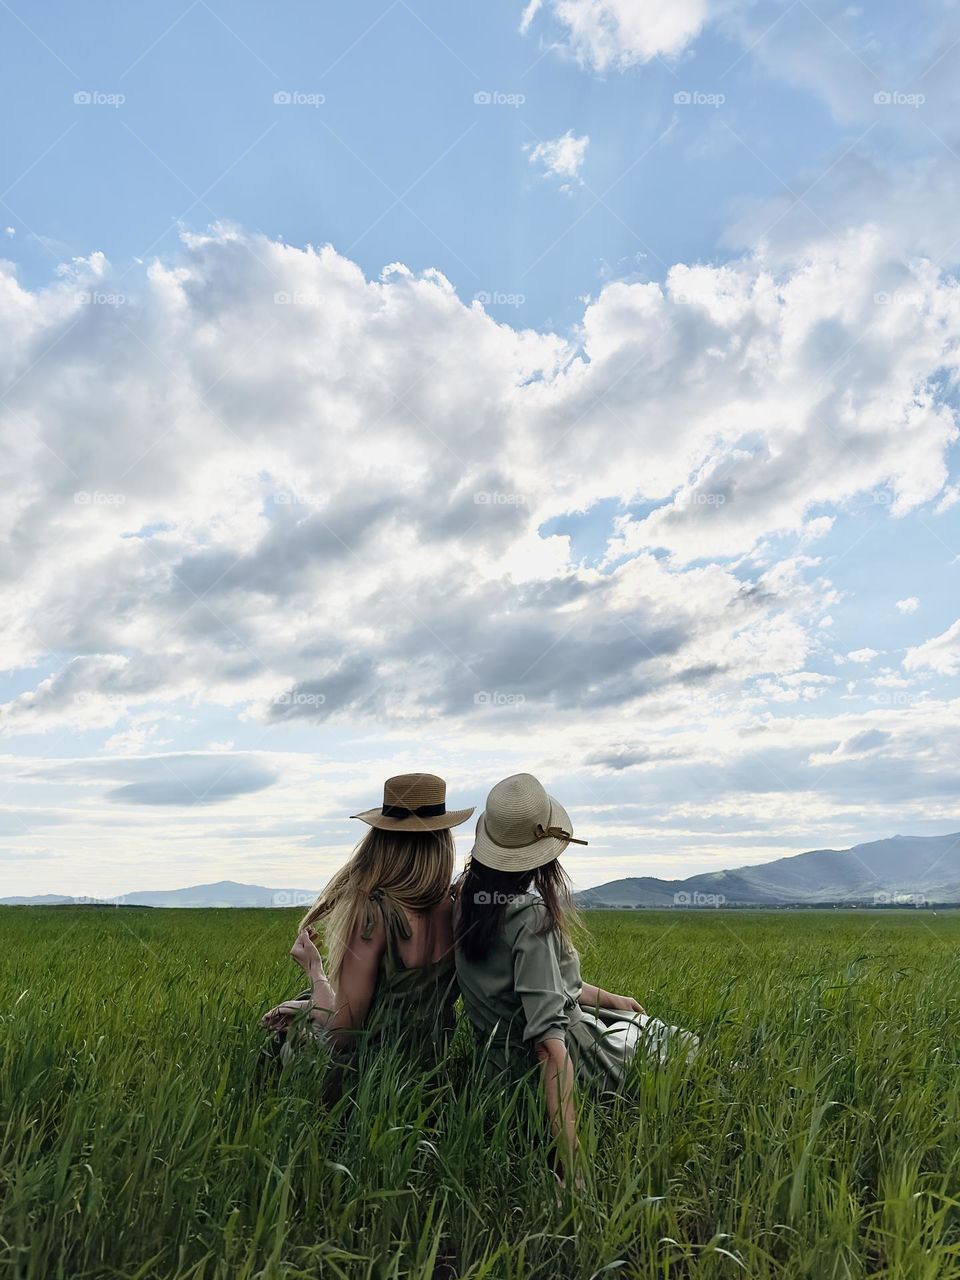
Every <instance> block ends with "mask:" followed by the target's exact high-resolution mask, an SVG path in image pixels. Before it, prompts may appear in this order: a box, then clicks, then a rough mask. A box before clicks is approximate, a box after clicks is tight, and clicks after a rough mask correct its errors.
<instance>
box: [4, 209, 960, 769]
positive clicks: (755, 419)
mask: <svg viewBox="0 0 960 1280" xmlns="http://www.w3.org/2000/svg"><path fill="white" fill-rule="evenodd" d="M888 255H889V247H888V246H887V245H886V244H885V243H884V242H883V241H882V239H881V238H879V237H877V236H876V235H874V234H873V233H872V232H869V231H867V232H863V233H859V234H857V235H853V236H851V237H850V238H848V239H847V240H845V241H843V242H842V243H840V244H839V245H837V244H830V245H827V244H824V243H817V244H814V245H812V246H808V250H807V252H806V254H805V256H804V258H803V260H802V261H798V262H796V263H795V264H793V265H792V267H790V268H789V269H788V268H786V267H782V268H780V269H778V270H776V271H774V270H771V269H770V268H768V267H767V266H765V265H764V263H763V262H762V261H761V260H759V259H757V258H754V257H751V256H746V257H744V258H742V259H739V260H734V261H732V262H730V263H728V264H726V265H724V266H722V267H705V266H698V267H686V266H683V265H677V266H675V267H674V268H673V269H672V270H671V272H670V273H669V275H668V277H667V281H666V284H665V286H664V287H662V288H661V287H660V286H658V285H656V284H625V283H615V284H610V285H607V286H606V287H605V288H604V289H603V290H602V291H601V292H600V294H599V295H598V296H597V297H596V298H595V299H592V300H590V301H589V302H588V304H587V305H586V307H585V311H584V315H583V319H582V323H581V325H580V327H579V330H578V331H577V332H576V333H575V334H574V335H573V336H572V337H568V336H561V335H559V334H555V333H549V332H547V333H537V332H534V331H531V330H517V329H513V328H511V327H510V326H509V325H505V324H499V323H497V322H496V321H494V320H493V319H491V318H490V317H489V316H487V315H486V314H485V312H484V311H483V309H482V308H481V307H479V306H477V305H468V304H465V303H464V302H461V300H460V299H459V298H458V297H457V295H456V293H455V291H454V290H453V288H452V287H451V285H450V284H449V282H448V281H447V280H446V279H445V278H444V277H443V276H442V275H440V274H439V273H438V272H435V271H427V272H424V273H423V274H422V275H420V276H414V275H413V274H411V273H410V272H409V271H407V270H406V269H403V268H400V267H398V266H396V265H394V266H393V267H392V268H390V269H388V271H386V272H385V273H384V276H383V278H382V279H380V280H374V281H371V280H368V279H366V278H365V277H364V276H363V274H362V273H361V271H360V270H359V268H358V267H357V266H356V265H355V264H354V263H352V262H350V261H349V260H347V259H345V258H344V257H342V256H341V255H339V254H338V253H336V251H335V250H333V249H332V248H331V247H329V246H326V247H323V248H321V249H313V248H310V247H308V248H306V249H297V248H294V247H292V246H289V245H285V244H278V243H275V242H271V241H270V240H268V239H266V238H264V237H262V236H254V235H249V234H247V233H245V232H243V231H241V230H239V229H236V228H232V227H224V226H220V227H214V228H211V229H210V230H209V231H208V232H207V233H205V234H197V233H188V234H186V235H185V236H184V242H183V250H182V252H181V254H180V256H179V257H178V258H177V259H175V260H173V261H169V262H166V261H164V262H161V261H157V262H154V263H153V264H151V265H150V267H149V269H148V270H147V272H146V274H145V276H144V277H143V278H142V279H141V280H140V281H139V282H138V284H137V287H136V288H134V287H132V285H131V283H130V282H129V281H128V284H127V296H126V300H125V301H124V302H122V303H117V304H114V305H110V304H106V305H104V304H91V303H90V301H89V298H90V296H91V293H92V292H93V291H94V290H96V291H98V292H100V293H103V294H106V295H108V296H109V295H110V291H111V284H110V281H111V268H110V266H109V264H108V263H107V262H106V261H105V260H104V259H103V258H102V257H101V256H99V255H94V256H93V257H92V258H91V259H89V260H88V261H85V262H83V263H78V264H76V269H75V274H74V276H73V277H72V278H68V279H66V280H61V281H59V282H57V283H56V284H54V285H51V286H49V287H48V288H45V289H41V290H38V291H36V292H29V291H27V290H25V289H24V288H23V287H22V286H21V285H20V284H19V283H18V281H17V280H16V278H15V276H14V275H13V273H12V272H7V273H6V274H4V275H2V276H0V283H2V286H3V288H2V290H0V332H2V335H3V337H4V341H3V343H2V344H0V363H2V365H3V372H4V374H5V377H6V379H7V381H8V384H9V385H10V386H11V390H10V392H9V393H8V397H7V406H8V408H7V411H6V413H5V414H4V417H3V429H4V432H5V439H6V442H7V452H6V455H5V458H6V461H5V462H4V463H3V464H0V465H2V466H3V467H4V468H5V470H6V476H5V478H6V479H7V480H8V482H9V483H8V491H9V492H10V494H11V500H10V502H9V503H8V504H7V505H6V507H5V508H4V509H3V511H2V512H0V520H2V521H4V522H5V524H6V529H5V531H6V533H7V535H8V537H7V538H6V539H5V540H4V543H3V547H4V548H5V549H4V550H3V551H0V557H5V559H2V560H0V571H2V573H3V583H4V585H3V589H2V595H0V603H2V605H3V608H4V613H5V617H7V618H8V619H9V625H8V626H7V628H6V629H5V639H4V644H5V654H4V660H5V664H6V665H7V666H8V667H21V668H28V667H30V666H32V665H35V664H37V663H45V664H49V665H48V667H47V670H48V674H45V675H43V676H41V678H39V679H38V680H37V681H36V683H35V684H33V685H31V686H29V687H28V688H27V689H26V691H25V692H23V693H20V694H19V695H17V696H15V697H13V698H12V699H10V700H9V701H8V702H7V703H6V704H5V705H4V706H3V707H2V709H0V726H2V727H3V729H4V731H6V732H7V733H13V732H17V733H24V732H35V731H37V730H50V731H54V730H58V729H61V728H70V727H76V726H78V725H83V726H85V727H87V728H89V727H93V726H103V727H107V726H113V725H114V724H116V723H118V722H120V721H122V720H123V719H124V718H125V717H129V716H130V715H132V714H134V713H140V714H142V713H143V712H144V711H149V712H151V713H156V712H157V711H158V709H159V708H161V707H164V706H166V707H168V708H169V707H170V706H171V705H172V704H174V703H182V704H189V703H196V702H198V701H209V702H212V703H217V704H220V705H224V706H230V707H233V708H235V709H236V711H237V712H238V713H239V714H241V715H243V716H246V717H247V718H249V719H252V720H253V721H255V722H258V723H260V724H262V725H264V726H269V725H277V724H282V723H286V724H292V723H319V722H321V721H326V720H333V721H336V720H338V719H340V720H342V719H343V718H344V717H350V718H352V719H354V720H355V719H356V718H357V717H359V718H360V719H368V720H371V721H373V720H378V721H379V720H383V719H384V718H387V719H389V720H392V721H395V722H396V723H406V724H410V723H415V722H418V721H419V720H420V719H421V718H422V717H423V716H424V715H427V716H433V717H436V716H440V717H444V716H455V717H462V716H467V715H469V716H473V717H477V718H478V719H480V720H482V719H483V717H485V716H490V715H492V714H494V713H495V712H496V710H497V708H500V707H502V706H503V705H510V706H512V707H514V708H515V710H516V714H517V716H518V717H522V716H531V717H534V716H536V715H537V714H538V710H539V709H540V708H543V707H547V708H551V709H553V710H558V709H562V710H576V709H584V710H585V709H597V708H604V707H608V708H614V707H623V706H626V705H629V704H630V703H632V702H635V701H637V700H641V699H647V698H650V697H653V696H658V695H660V694H661V693H663V692H665V691H669V690H671V689H675V690H678V691H679V690H683V689H689V688H694V687H708V688H709V687H712V686H722V685H724V684H727V685H729V686H730V687H733V686H735V685H736V683H737V682H738V681H740V680H742V679H744V678H751V677H754V676H763V675H770V674H771V673H776V674H777V676H778V677H779V676H784V675H789V674H790V673H791V672H802V671H803V670H804V669H805V666H806V665H807V657H808V654H809V653H810V650H811V645H812V644H813V641H812V639H811V632H812V631H814V630H815V629H816V621H817V620H818V619H820V618H822V616H823V613H822V611H823V609H824V607H825V606H829V605H830V603H831V599H832V597H831V594H830V590H831V589H830V587H829V585H825V583H824V581H822V580H818V581H817V582H816V585H815V586H814V587H811V586H810V584H809V579H810V578H811V576H812V577H813V578H814V579H816V577H817V574H818V573H819V570H818V567H817V561H816V560H815V559H810V558H809V557H798V558H796V559H795V560H792V561H791V559H790V558H789V557H787V558H785V559H780V560H777V559H776V558H775V557H774V558H773V560H772V561H771V563H770V564H769V565H768V567H767V568H766V569H764V570H763V571H762V572H756V571H754V573H753V575H752V578H751V580H750V581H748V582H744V581H743V580H742V578H741V577H740V576H738V574H737V573H736V572H734V567H733V564H732V560H733V558H735V557H737V556H743V555H745V554H749V553H750V552H751V551H753V550H755V549H756V548H757V547H758V546H760V545H763V544H764V540H765V539H767V538H769V536H770V535H771V534H773V533H784V532H791V531H792V532H793V533H794V534H796V535H798V536H799V539H800V544H801V545H802V544H803V543H804V542H807V541H809V540H810V539H811V538H812V537H816V536H823V535H824V534H825V533H826V532H827V531H828V528H829V517H826V516H824V515H822V514H817V515H814V516H812V517H811V508H813V507H815V506H820V507H821V508H822V507H823V506H824V505H831V504H833V505H836V504H839V503H842V502H844V501H845V500H847V499H849V498H850V497H851V496H852V495H855V494H857V493H860V492H863V491H865V490H866V491H868V492H869V491H873V490H875V489H877V488H878V487H882V488H883V491H884V493H889V494H890V496H891V503H890V504H889V506H880V507H878V514H879V515H880V517H881V518H884V519H888V518H891V516H893V517H895V516H896V515H898V514H900V513H903V512H906V511H909V510H911V509H912V508H914V507H916V506H917V505H919V504H921V503H924V502H927V501H929V500H931V499H935V498H936V497H937V495H938V493H940V492H941V491H942V489H943V487H944V484H945V482H946V479H947V474H946V468H945V464H944V453H945V451H946V449H947V448H948V446H949V445H950V444H951V443H952V441H953V440H954V439H955V438H956V434H957V432H956V426H955V424H954V419H953V414H952V410H951V408H950V406H949V404H948V403H947V402H946V400H945V399H943V398H942V395H941V382H940V378H941V375H942V374H943V372H944V370H952V369H953V367H954V362H955V350H956V348H955V344H954V343H953V341H952V337H951V334H952V332H953V327H952V325H953V322H954V320H955V317H956V314H957V308H958V301H957V297H956V287H955V285H954V284H953V283H952V281H950V280H949V279H947V278H944V277H942V276H941V275H939V274H938V273H937V272H936V271H935V270H933V269H932V268H931V267H930V266H929V265H925V264H922V263H921V264H917V265H915V266H914V267H912V268H911V270H912V272H913V275H914V279H915V285H916V288H917V289H918V290H920V291H921V292H922V293H923V297H924V299H925V302H924V307H923V310H922V312H920V313H919V316H918V312H917V311H916V309H914V310H912V311H910V312H909V313H900V312H898V311H897V310H896V308H891V309H877V308H875V307H873V305H872V301H871V300H872V296H873V292H874V283H875V279H876V276H877V274H878V273H879V272H881V271H882V270H883V269H884V267H885V264H886V263H887V261H888ZM908 319H909V323H908V322H907V320H908ZM838 350H848V355H847V359H846V361H845V363H844V364H843V366H842V368H840V367H838V363H837V360H836V353H837V351H838ZM24 423H27V424H29V425H30V427H31V430H30V431H24V430H22V424H24ZM664 423H669V424H670V430H669V431H666V430H664ZM609 498H616V499H619V500H620V501H621V502H623V503H624V504H629V503H633V502H636V501H645V502H647V503H648V504H650V505H651V506H652V508H653V509H652V511H651V512H650V514H648V515H646V516H643V517H635V516H630V515H625V516H623V517H620V518H619V519H618V520H617V522H616V527H615V528H614V529H613V530H612V531H611V532H612V535H613V536H612V539H611V542H610V547H609V551H608V556H607V561H606V564H605V565H603V566H599V567H597V568H591V567H589V566H585V565H582V564H575V563H574V562H573V561H572V558H571V555H570V546H569V542H568V540H567V538H566V537H564V536H561V535H553V536H544V535H543V533H542V532H541V529H542V526H543V524H544V522H545V521H548V520H552V519H555V518H556V517H558V516H561V515H563V514H564V513H565V512H569V511H575V510H589V509H591V508H592V507H593V506H594V505H595V504H597V503H598V502H600V501H602V500H604V499H609ZM704 546H709V548H710V555H711V559H712V560H713V561H714V563H713V564H711V565H707V566H703V565H702V564H699V565H698V564H697V562H698V561H700V560H701V559H702V557H703V549H704ZM657 548H666V549H667V551H668V552H669V556H667V557H666V558H664V557H662V556H660V555H659V554H655V549H657ZM724 558H730V559H731V565H730V567H729V568H727V567H724V566H723V564H722V561H723V560H724ZM864 652H865V651H864ZM51 655H67V656H66V660H65V661H63V662H62V663H60V664H57V663H56V662H55V661H54V660H52V659H51ZM851 660H854V661H856V660H858V659H857V658H855V657H853V656H851ZM51 666H52V667H53V669H52V670H51V669H50V667H51ZM785 687H788V686H785ZM803 687H804V688H813V687H814V686H813V684H812V683H811V682H806V684H804V685H803ZM482 695H487V698H486V700H484V698H483V696H482ZM503 699H512V701H511V702H510V703H509V704H505V703H504V701H503ZM127 727H129V725H128V726H127ZM129 741H132V740H129ZM119 742H120V740H119V739H118V745H119Z"/></svg>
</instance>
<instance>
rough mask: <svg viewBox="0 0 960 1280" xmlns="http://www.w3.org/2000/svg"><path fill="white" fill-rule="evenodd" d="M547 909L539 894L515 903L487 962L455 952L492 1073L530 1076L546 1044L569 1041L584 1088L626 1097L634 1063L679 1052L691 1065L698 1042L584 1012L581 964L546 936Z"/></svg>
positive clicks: (646, 1021) (636, 1021)
mask: <svg viewBox="0 0 960 1280" xmlns="http://www.w3.org/2000/svg"><path fill="white" fill-rule="evenodd" d="M547 919H548V917H547V912H546V907H545V906H544V904H543V901H542V900H541V898H540V897H539V896H538V895H537V894H532V893H525V894H519V895H517V896H516V897H515V898H514V899H513V901H512V902H511V903H510V904H509V905H508V906H507V908H506V912H505V915H504V922H503V931H502V932H501V934H500V936H499V937H498V938H497V939H496V940H495V941H494V943H493V945H492V947H491V949H490V951H489V952H488V954H487V955H486V956H485V957H484V959H483V960H482V961H468V960H467V959H466V958H465V956H464V955H463V952H462V950H461V949H460V948H457V980H458V982H459V985H460V991H461V993H462V995H463V1003H464V1008H465V1009H466V1012H467V1014H468V1016H469V1018H470V1021H471V1022H472V1023H473V1025H474V1029H475V1030H476V1032H477V1034H478V1036H479V1037H480V1039H481V1041H482V1042H483V1043H484V1044H485V1045H486V1052H487V1060H488V1063H489V1065H490V1067H491V1068H492V1069H493V1070H501V1071H502V1070H507V1071H511V1072H512V1071H516V1070H518V1069H524V1068H529V1066H530V1065H531V1063H532V1061H533V1051H534V1049H535V1048H536V1046H537V1045H538V1044H540V1043H542V1042H543V1041H544V1040H550V1039H556V1040H563V1041H564V1042H565V1044H566V1046H567V1051H568V1052H569V1054H570V1057H571V1059H572V1061H573V1064H574V1068H575V1070H576V1073H577V1078H578V1079H579V1080H580V1081H581V1083H584V1084H588V1085H591V1086H594V1087H596V1088H599V1089H601V1090H603V1089H607V1090H613V1091H615V1092H622V1091H623V1090H624V1088H625V1086H626V1085H627V1084H628V1077H629V1074H630V1071H631V1068H632V1064H633V1061H634V1058H635V1057H636V1056H637V1054H638V1053H642V1055H643V1059H644V1061H650V1060H651V1059H653V1060H654V1061H659V1062H664V1061H665V1060H666V1058H667V1055H668V1054H669V1053H670V1052H671V1049H672V1048H673V1047H676V1048H682V1049H683V1050H685V1051H686V1054H687V1060H688V1061H690V1060H691V1059H692V1057H693V1055H694V1054H695V1053H696V1048H697V1044H698V1040H697V1037H696V1036H695V1035H693V1034H692V1033H691V1032H689V1031H681V1030H680V1029H679V1028H678V1027H668V1026H667V1025H666V1024H665V1023H663V1022H661V1021H660V1020H659V1019H657V1018H651V1017H648V1016H647V1015H646V1014H628V1013H624V1012H622V1011H620V1010H612V1009H602V1008H601V1009H581V1007H580V1005H579V1004H578V1000H579V998H580V993H581V990H582V986H583V984H582V982H581V979H580V957H579V956H578V955H577V953H576V951H575V950H574V949H573V948H572V947H570V946H569V945H567V944H566V943H565V942H564V941H563V939H562V938H561V937H560V935H559V934H558V933H557V932H556V931H554V930H550V931H549V932H546V933H543V932H541V930H542V928H543V926H544V925H545V923H546V921H547Z"/></svg>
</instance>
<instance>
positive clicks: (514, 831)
mask: <svg viewBox="0 0 960 1280" xmlns="http://www.w3.org/2000/svg"><path fill="white" fill-rule="evenodd" d="M586 843H587V842H586V840H578V839H576V838H575V837H574V835H573V827H572V825H571V823H570V818H569V815H568V814H567V811H566V809H564V808H563V806H562V805H561V804H560V803H559V802H558V801H557V800H555V799H554V798H553V797H552V796H549V795H547V793H546V791H545V790H544V789H543V787H542V785H541V784H540V783H539V782H538V781H537V779H536V778H534V777H533V776H532V774H529V773H518V774H514V775H513V776H512V777H510V778H504V780H503V781H502V782H498V783H497V785H496V786H495V787H494V788H493V790H492V791H491V792H490V794H489V796H488V797H487V803H486V807H485V808H484V811H483V813H482V814H481V816H480V819H479V821H478V822H477V836H476V841H475V843H474V846H473V849H472V850H471V853H470V860H469V862H468V864H467V869H466V871H465V872H464V874H463V877H462V879H461V881H460V884H459V888H458V894H457V906H456V911H455V926H454V931H455V935H456V953H457V979H458V982H459V986H460V991H461V993H462V995H463V1003H464V1008H465V1009H466V1012H467V1014H468V1016H469V1018H470V1021H471V1022H472V1023H473V1025H474V1027H475V1029H476V1031H477V1032H478V1035H479V1039H480V1040H481V1041H482V1042H483V1043H484V1044H485V1045H486V1052H487V1054H488V1062H489V1063H490V1065H491V1066H492V1067H493V1068H495V1069H498V1070H509V1069H510V1068H512V1067H517V1068H521V1069H523V1068H526V1067H527V1066H529V1065H531V1064H532V1063H533V1062H534V1061H536V1062H539V1063H540V1066H541V1079H542V1085H543V1091H544V1094H545V1100H546V1105H547V1110H548V1113H549V1116H550V1122H551V1127H552V1129H553V1132H554V1135H555V1136H556V1138H557V1139H558V1141H559V1144H560V1151H561V1161H562V1164H563V1167H564V1169H565V1170H569V1169H570V1168H571V1165H572V1162H573V1161H574V1160H575V1156H576V1152H577V1133H576V1122H575V1113H574V1105H573V1091H574V1082H575V1081H578V1082H580V1083H582V1084H587V1085H591V1086H594V1087H598V1088H600V1089H605V1090H609V1091H613V1092H620V1091H621V1090H624V1089H626V1088H627V1087H628V1084H629V1075H630V1070H631V1065H632V1063H633V1059H634V1057H635V1056H636V1055H637V1054H638V1052H642V1053H643V1055H644V1057H646V1058H648V1059H649V1058H653V1060H661V1061H662V1060H664V1059H665V1057H666V1054H667V1051H668V1049H669V1046H670V1044H671V1042H676V1043H678V1044H679V1045H680V1046H682V1048H683V1049H684V1050H685V1051H686V1053H687V1057H688V1060H689V1059H690V1057H692V1055H693V1053H694V1052H695V1051H696V1047H697V1037H696V1036H694V1035H692V1034H691V1033H690V1032H687V1031H681V1030H679V1028H677V1027H668V1026H667V1025H666V1024H665V1023H663V1022H660V1021H659V1020H658V1019H656V1018H650V1017H648V1016H647V1014H646V1012H645V1011H644V1009H643V1008H642V1006H641V1005H640V1004H639V1003H638V1002H637V1001H636V1000H635V999H634V998H633V997H632V996H622V995H616V994H613V993H611V992H609V991H604V990H603V988H602V987H595V986H593V985H591V984H590V983H585V982H583V981H582V979H581V976H580V957H579V956H578V955H577V952H576V950H575V949H574V947H573V944H572V942H571V940H570V925H571V922H572V921H575V919H576V913H575V911H574V908H573V903H572V901H571V897H570V888H569V881H568V880H567V877H566V875H565V873H564V871H563V869H562V867H561V866H560V863H559V861H558V858H559V857H560V855H561V854H562V853H563V852H565V850H566V848H567V846H568V845H569V844H586Z"/></svg>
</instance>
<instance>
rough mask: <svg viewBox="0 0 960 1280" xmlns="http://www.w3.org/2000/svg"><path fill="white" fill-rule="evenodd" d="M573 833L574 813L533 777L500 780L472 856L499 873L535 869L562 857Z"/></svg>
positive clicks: (480, 824) (479, 827)
mask: <svg viewBox="0 0 960 1280" xmlns="http://www.w3.org/2000/svg"><path fill="white" fill-rule="evenodd" d="M586 843H587V842H586V840H577V839H575V838H574V835H573V825H572V823H571V822H570V815H569V814H568V813H567V811H566V809H564V807H563V805H562V804H561V803H560V801H559V800H555V799H554V798H553V796H548V795H547V793H546V791H544V789H543V785H542V783H540V782H538V781H537V779H536V778H535V777H534V776H533V774H532V773H515V774H513V775H512V776H511V777H509V778H504V780H503V781H502V782H498V783H497V785H496V786H495V787H494V788H493V790H492V791H491V792H490V794H489V795H488V796H487V803H486V805H485V806H484V810H483V813H481V815H480V817H479V819H478V821H477V838H476V840H475V841H474V845H473V849H472V850H471V851H470V856H471V858H476V860H477V861H478V862H480V863H482V864H483V865H484V866H485V867H490V868H492V870H494V871H533V870H534V868H535V867H542V866H543V865H544V864H545V863H547V862H553V860H554V859H555V858H559V856H560V855H561V853H563V851H564V850H565V849H566V847H567V845H568V844H586Z"/></svg>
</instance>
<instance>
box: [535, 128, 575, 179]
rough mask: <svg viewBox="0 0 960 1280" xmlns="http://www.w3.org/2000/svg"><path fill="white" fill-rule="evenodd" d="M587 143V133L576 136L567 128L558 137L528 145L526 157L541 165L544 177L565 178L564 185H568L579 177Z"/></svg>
mask: <svg viewBox="0 0 960 1280" xmlns="http://www.w3.org/2000/svg"><path fill="white" fill-rule="evenodd" d="M589 143H590V139H589V137H588V136H587V135H584V136H583V137H582V138H577V137H574V135H573V133H572V131H571V130H569V129H568V130H567V132H566V133H564V134H562V135H561V136H560V137H559V138H553V139H551V140H550V141H549V142H538V143H537V144H536V146H530V147H528V148H527V151H528V155H527V159H528V160H529V161H530V163H531V164H539V165H542V166H543V170H544V175H545V176H546V177H553V178H563V179H566V180H567V182H566V183H565V185H566V186H569V184H570V182H577V181H579V179H580V169H581V167H582V165H583V162H584V160H585V159H586V155H587V147H588V145H589Z"/></svg>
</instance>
